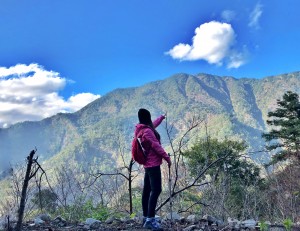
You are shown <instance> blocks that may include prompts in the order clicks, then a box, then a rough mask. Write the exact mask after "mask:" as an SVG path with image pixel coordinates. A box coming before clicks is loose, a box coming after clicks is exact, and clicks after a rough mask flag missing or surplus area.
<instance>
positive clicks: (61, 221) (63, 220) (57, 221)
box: [53, 216, 67, 227]
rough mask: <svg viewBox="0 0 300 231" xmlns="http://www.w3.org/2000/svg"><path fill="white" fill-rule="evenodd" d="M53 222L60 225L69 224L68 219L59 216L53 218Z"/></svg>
mask: <svg viewBox="0 0 300 231" xmlns="http://www.w3.org/2000/svg"><path fill="white" fill-rule="evenodd" d="M53 223H54V224H55V225H57V226H59V227H64V226H66V225H67V221H66V220H65V219H63V218H62V217H59V216H58V217H56V218H55V219H54V220H53Z"/></svg>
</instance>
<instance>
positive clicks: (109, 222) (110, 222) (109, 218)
mask: <svg viewBox="0 0 300 231" xmlns="http://www.w3.org/2000/svg"><path fill="white" fill-rule="evenodd" d="M114 220H115V218H114V217H108V218H107V219H106V220H105V223H106V224H112V223H113V222H114Z"/></svg>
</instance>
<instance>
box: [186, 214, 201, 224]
mask: <svg viewBox="0 0 300 231" xmlns="http://www.w3.org/2000/svg"><path fill="white" fill-rule="evenodd" d="M186 220H187V222H188V223H190V224H196V223H197V222H198V221H199V218H198V217H197V216H196V215H195V214H192V215H189V216H188V217H187V218H186Z"/></svg>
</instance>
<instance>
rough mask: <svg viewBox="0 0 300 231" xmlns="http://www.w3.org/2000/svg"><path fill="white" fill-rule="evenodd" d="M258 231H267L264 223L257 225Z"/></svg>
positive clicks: (266, 225)
mask: <svg viewBox="0 0 300 231" xmlns="http://www.w3.org/2000/svg"><path fill="white" fill-rule="evenodd" d="M258 225H259V230H260V231H267V230H268V227H269V225H268V224H267V223H266V222H265V221H261V222H259V223H258Z"/></svg>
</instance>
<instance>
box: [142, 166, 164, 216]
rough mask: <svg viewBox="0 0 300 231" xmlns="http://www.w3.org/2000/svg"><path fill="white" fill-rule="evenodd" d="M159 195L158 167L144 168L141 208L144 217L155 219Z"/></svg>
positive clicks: (159, 179) (159, 173) (159, 174)
mask: <svg viewBox="0 0 300 231" xmlns="http://www.w3.org/2000/svg"><path fill="white" fill-rule="evenodd" d="M160 193H161V171H160V166H156V167H152V168H145V177H144V189H143V195H142V206H143V215H144V217H155V207H156V204H157V199H158V197H159V194H160Z"/></svg>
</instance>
